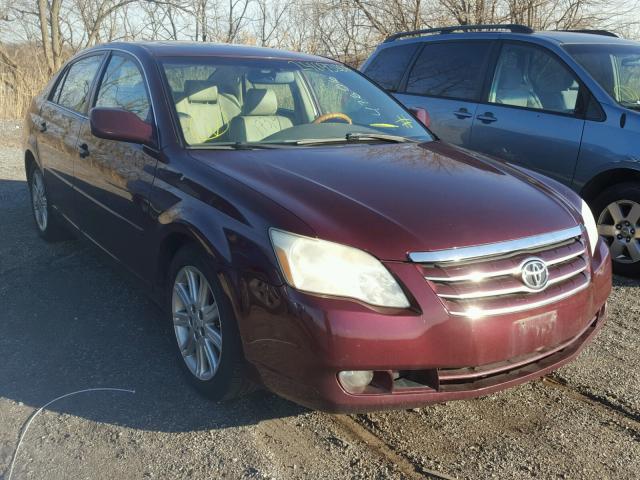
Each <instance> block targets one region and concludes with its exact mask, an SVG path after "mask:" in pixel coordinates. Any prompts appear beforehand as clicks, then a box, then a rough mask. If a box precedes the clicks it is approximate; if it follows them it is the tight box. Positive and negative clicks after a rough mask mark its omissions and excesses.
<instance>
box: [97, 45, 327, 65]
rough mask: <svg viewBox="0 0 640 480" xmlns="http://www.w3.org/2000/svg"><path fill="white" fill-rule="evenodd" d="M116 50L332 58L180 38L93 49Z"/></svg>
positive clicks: (153, 53)
mask: <svg viewBox="0 0 640 480" xmlns="http://www.w3.org/2000/svg"><path fill="white" fill-rule="evenodd" d="M105 48H109V49H119V50H125V51H130V52H132V53H140V51H144V52H145V53H147V54H149V55H151V56H154V57H181V56H185V57H186V56H220V57H243V58H269V59H283V60H295V61H316V62H331V63H334V62H335V61H334V60H331V59H328V58H325V57H320V56H317V55H307V54H305V53H299V52H291V51H287V50H278V49H275V48H266V47H255V46H249V45H234V44H227V43H210V42H184V41H155V42H142V41H136V42H110V43H103V44H101V45H98V46H96V47H94V49H105Z"/></svg>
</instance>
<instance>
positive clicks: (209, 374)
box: [165, 244, 253, 401]
mask: <svg viewBox="0 0 640 480" xmlns="http://www.w3.org/2000/svg"><path fill="white" fill-rule="evenodd" d="M166 290H167V291H166V294H165V295H166V303H167V307H168V312H169V314H168V317H169V318H168V320H169V330H170V331H171V335H173V337H174V339H175V342H174V345H175V353H176V356H177V359H178V362H179V363H180V365H181V367H182V369H183V371H184V372H185V374H186V375H187V378H188V380H189V382H190V383H191V384H192V385H193V386H194V387H195V389H196V390H197V391H198V392H200V393H201V394H202V395H204V396H205V397H207V398H209V399H211V400H214V401H220V400H230V399H232V398H236V397H239V396H241V395H244V394H246V393H249V392H250V391H252V390H253V384H252V383H251V382H250V381H249V380H248V379H247V378H246V371H245V368H246V367H245V359H244V354H243V351H242V342H241V338H240V332H239V330H238V325H237V322H236V319H235V315H234V313H233V309H232V307H231V304H230V301H229V299H228V297H227V296H226V294H225V293H224V291H223V289H222V287H221V285H220V283H219V281H218V279H217V275H216V272H215V270H214V269H213V267H212V262H211V259H210V258H209V257H207V256H206V255H205V254H204V253H203V252H202V251H201V250H200V249H198V248H197V247H196V246H195V245H193V244H191V245H186V246H184V247H183V248H181V249H180V250H179V251H178V253H177V254H176V255H175V257H174V258H173V260H172V262H171V266H170V267H169V274H168V282H167V289H166Z"/></svg>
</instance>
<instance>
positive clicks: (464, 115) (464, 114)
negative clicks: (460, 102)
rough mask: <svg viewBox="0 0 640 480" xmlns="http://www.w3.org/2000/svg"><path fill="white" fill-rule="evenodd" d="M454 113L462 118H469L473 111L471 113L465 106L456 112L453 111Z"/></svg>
mask: <svg viewBox="0 0 640 480" xmlns="http://www.w3.org/2000/svg"><path fill="white" fill-rule="evenodd" d="M453 114H454V115H455V116H456V117H458V118H460V119H463V118H469V117H471V116H472V115H471V113H469V110H467V109H466V108H464V107H463V108H461V109H460V110H456V111H455V112H453Z"/></svg>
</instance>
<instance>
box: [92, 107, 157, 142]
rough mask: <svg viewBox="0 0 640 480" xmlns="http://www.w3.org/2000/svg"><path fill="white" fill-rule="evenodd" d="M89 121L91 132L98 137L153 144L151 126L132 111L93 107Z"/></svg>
mask: <svg viewBox="0 0 640 480" xmlns="http://www.w3.org/2000/svg"><path fill="white" fill-rule="evenodd" d="M89 123H90V124H91V133H92V134H93V135H94V136H96V137H98V138H104V139H106V140H117V141H119V142H130V143H140V144H142V145H147V146H149V147H154V146H155V141H154V138H153V127H152V126H151V124H150V123H147V122H145V121H144V120H141V119H140V117H138V116H137V115H136V114H135V113H133V112H129V111H127V110H122V109H120V108H102V107H98V108H93V109H91V112H90V113H89Z"/></svg>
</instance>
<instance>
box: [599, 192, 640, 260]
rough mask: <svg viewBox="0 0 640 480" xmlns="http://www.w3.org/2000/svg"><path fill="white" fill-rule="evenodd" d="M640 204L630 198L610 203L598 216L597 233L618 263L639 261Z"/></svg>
mask: <svg viewBox="0 0 640 480" xmlns="http://www.w3.org/2000/svg"><path fill="white" fill-rule="evenodd" d="M639 223H640V204H638V203H636V202H634V201H632V200H617V201H615V202H612V203H610V204H609V205H607V207H606V208H605V209H604V210H603V211H602V213H601V214H600V216H599V218H598V233H599V234H600V235H602V236H603V237H604V238H605V239H606V241H607V243H608V244H609V249H610V251H611V258H612V259H613V260H614V261H616V262H620V263H636V262H639V261H640V224H639Z"/></svg>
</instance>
